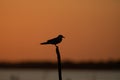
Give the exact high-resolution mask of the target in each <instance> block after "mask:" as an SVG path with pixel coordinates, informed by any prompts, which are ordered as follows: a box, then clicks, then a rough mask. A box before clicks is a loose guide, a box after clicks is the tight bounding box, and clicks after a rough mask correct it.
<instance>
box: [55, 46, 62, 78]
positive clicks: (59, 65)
mask: <svg viewBox="0 0 120 80" xmlns="http://www.w3.org/2000/svg"><path fill="white" fill-rule="evenodd" d="M56 54H57V60H58V76H59V80H62V70H61V57H60V51H59V47H58V46H56Z"/></svg>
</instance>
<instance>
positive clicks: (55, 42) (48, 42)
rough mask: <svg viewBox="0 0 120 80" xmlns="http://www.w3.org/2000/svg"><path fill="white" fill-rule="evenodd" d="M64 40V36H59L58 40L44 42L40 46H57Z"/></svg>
mask: <svg viewBox="0 0 120 80" xmlns="http://www.w3.org/2000/svg"><path fill="white" fill-rule="evenodd" d="M63 38H65V37H64V36H63V35H58V36H57V37H56V38H53V39H50V40H47V41H46V42H42V43H40V44H41V45H45V44H52V45H55V46H56V45H57V44H59V43H60V42H61V41H62V39H63Z"/></svg>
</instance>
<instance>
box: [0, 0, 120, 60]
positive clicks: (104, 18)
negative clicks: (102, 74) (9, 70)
mask: <svg viewBox="0 0 120 80" xmlns="http://www.w3.org/2000/svg"><path fill="white" fill-rule="evenodd" d="M58 34H63V35H64V36H65V37H66V38H65V39H64V40H63V42H62V43H61V44H59V46H60V50H61V56H62V60H71V61H89V60H93V61H101V60H103V61H106V60H111V59H113V60H117V59H120V1H119V0H0V45H1V46H0V62H1V61H14V62H16V61H33V60H34V61H38V60H39V61H44V60H50V61H56V53H55V47H54V46H51V45H47V46H42V45H39V43H40V42H44V41H46V40H48V39H51V38H53V37H56V36H57V35H58Z"/></svg>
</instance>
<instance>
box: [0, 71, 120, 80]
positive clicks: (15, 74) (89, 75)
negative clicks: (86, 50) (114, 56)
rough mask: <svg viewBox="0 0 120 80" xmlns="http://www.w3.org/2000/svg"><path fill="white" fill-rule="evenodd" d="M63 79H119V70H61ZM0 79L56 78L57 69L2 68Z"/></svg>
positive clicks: (35, 79)
mask: <svg viewBox="0 0 120 80" xmlns="http://www.w3.org/2000/svg"><path fill="white" fill-rule="evenodd" d="M62 75H63V80H120V71H112V70H110V71H104V70H102V71H100V70H99V71H97V70H96V71H95V70H63V74H62ZM0 80H58V72H57V70H32V69H31V70H22V69H21V70H19V69H18V70H17V69H16V70H11V69H9V70H8V69H7V70H5V69H4V70H3V69H0Z"/></svg>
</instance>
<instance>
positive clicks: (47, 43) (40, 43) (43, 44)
mask: <svg viewBox="0 0 120 80" xmlns="http://www.w3.org/2000/svg"><path fill="white" fill-rule="evenodd" d="M40 44H41V45H44V44H48V43H47V42H43V43H40Z"/></svg>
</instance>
